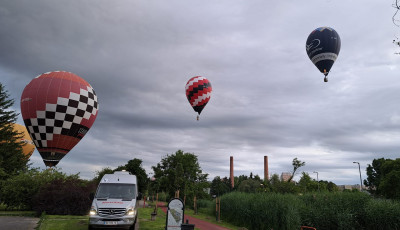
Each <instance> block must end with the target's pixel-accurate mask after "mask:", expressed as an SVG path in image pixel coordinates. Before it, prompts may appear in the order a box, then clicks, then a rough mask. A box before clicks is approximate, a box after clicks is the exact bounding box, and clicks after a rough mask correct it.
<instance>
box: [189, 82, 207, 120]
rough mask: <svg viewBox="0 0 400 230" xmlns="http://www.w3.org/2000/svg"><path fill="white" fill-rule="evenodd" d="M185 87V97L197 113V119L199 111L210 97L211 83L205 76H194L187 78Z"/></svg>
mask: <svg viewBox="0 0 400 230" xmlns="http://www.w3.org/2000/svg"><path fill="white" fill-rule="evenodd" d="M185 89H186V97H187V99H188V101H189V103H190V105H191V106H192V107H193V109H194V111H196V112H197V113H198V115H197V120H199V115H200V113H201V111H202V110H203V109H204V107H205V106H206V105H207V103H208V101H209V100H210V97H211V91H212V87H211V83H210V82H209V81H208V80H207V78H205V77H201V76H196V77H192V78H190V79H189V81H188V82H187V83H186V87H185Z"/></svg>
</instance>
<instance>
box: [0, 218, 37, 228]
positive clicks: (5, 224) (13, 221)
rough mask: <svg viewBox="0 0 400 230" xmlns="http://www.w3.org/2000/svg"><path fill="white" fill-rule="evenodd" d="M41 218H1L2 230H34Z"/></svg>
mask: <svg viewBox="0 0 400 230" xmlns="http://www.w3.org/2000/svg"><path fill="white" fill-rule="evenodd" d="M38 222H39V218H35V217H24V216H0V230H34V229H35V228H36V225H37V223H38Z"/></svg>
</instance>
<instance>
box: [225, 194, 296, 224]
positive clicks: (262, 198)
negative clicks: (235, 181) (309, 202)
mask: <svg viewBox="0 0 400 230" xmlns="http://www.w3.org/2000/svg"><path fill="white" fill-rule="evenodd" d="M301 207H302V203H301V201H300V200H299V199H297V198H296V196H295V195H292V194H277V193H255V194H249V193H238V192H233V193H229V194H226V195H224V196H222V197H221V218H222V219H224V220H226V221H228V222H231V223H233V224H235V225H238V226H244V227H246V228H248V229H259V230H263V229H282V230H285V229H297V228H298V227H299V226H300V224H301V219H300V213H299V210H300V209H301ZM239 217H240V218H239Z"/></svg>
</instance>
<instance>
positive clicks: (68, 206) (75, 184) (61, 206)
mask: <svg viewBox="0 0 400 230" xmlns="http://www.w3.org/2000/svg"><path fill="white" fill-rule="evenodd" d="M95 188H96V185H95V183H94V182H92V183H87V182H86V183H85V182H84V181H82V180H80V179H76V178H69V179H67V180H63V179H58V180H55V181H53V182H52V183H50V184H47V185H45V186H43V187H41V189H40V191H39V192H38V193H37V194H36V195H35V196H34V197H33V210H34V211H36V213H37V214H40V213H42V212H46V213H47V214H50V215H86V214H87V213H88V212H89V209H90V205H91V203H92V201H91V199H90V193H92V192H93V191H94V190H95Z"/></svg>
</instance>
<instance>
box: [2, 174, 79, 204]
mask: <svg viewBox="0 0 400 230" xmlns="http://www.w3.org/2000/svg"><path fill="white" fill-rule="evenodd" d="M66 178H78V175H77V174H76V175H71V176H67V175H66V174H64V173H61V172H59V171H58V170H57V169H48V170H43V171H39V170H38V169H30V170H28V171H26V172H23V173H20V174H18V175H16V176H14V177H11V178H9V179H7V180H5V181H2V182H1V184H0V200H1V202H3V203H4V204H6V205H7V207H8V208H18V209H27V210H32V197H33V196H34V195H35V194H36V193H37V192H38V191H39V189H40V188H41V187H42V186H43V185H46V184H49V183H51V181H54V180H58V179H66Z"/></svg>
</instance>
